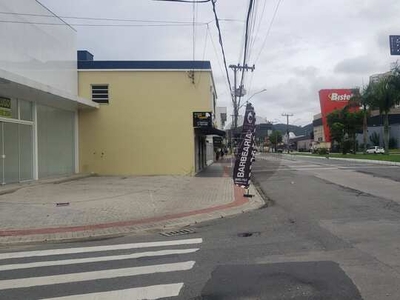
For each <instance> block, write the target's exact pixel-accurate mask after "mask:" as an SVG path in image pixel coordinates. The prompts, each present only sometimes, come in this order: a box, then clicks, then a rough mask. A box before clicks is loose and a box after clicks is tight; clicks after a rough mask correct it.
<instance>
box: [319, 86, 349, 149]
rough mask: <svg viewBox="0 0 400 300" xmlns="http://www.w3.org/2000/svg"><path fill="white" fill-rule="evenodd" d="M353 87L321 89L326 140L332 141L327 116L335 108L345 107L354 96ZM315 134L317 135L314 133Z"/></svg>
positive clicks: (320, 101) (320, 97)
mask: <svg viewBox="0 0 400 300" xmlns="http://www.w3.org/2000/svg"><path fill="white" fill-rule="evenodd" d="M353 91H354V90H353V89H323V90H320V91H319V103H320V105H321V119H322V126H323V127H324V132H323V133H324V142H331V136H330V130H329V126H328V121H327V118H326V117H327V116H328V115H329V114H330V113H331V112H333V111H334V110H338V109H343V108H344V107H345V106H346V105H347V104H348V103H349V101H350V99H351V98H352V97H353ZM314 136H315V135H314Z"/></svg>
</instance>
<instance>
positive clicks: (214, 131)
mask: <svg viewBox="0 0 400 300" xmlns="http://www.w3.org/2000/svg"><path fill="white" fill-rule="evenodd" d="M196 131H197V132H199V133H200V134H204V135H219V136H225V135H226V132H225V131H223V130H219V129H217V128H214V127H198V128H196Z"/></svg>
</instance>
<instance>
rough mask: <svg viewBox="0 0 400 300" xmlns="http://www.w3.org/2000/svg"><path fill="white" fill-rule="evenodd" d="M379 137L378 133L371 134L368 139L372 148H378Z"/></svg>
mask: <svg viewBox="0 0 400 300" xmlns="http://www.w3.org/2000/svg"><path fill="white" fill-rule="evenodd" d="M380 139H381V137H380V136H379V133H377V132H373V133H372V134H371V136H370V137H369V140H370V141H371V143H372V145H373V146H379V141H380Z"/></svg>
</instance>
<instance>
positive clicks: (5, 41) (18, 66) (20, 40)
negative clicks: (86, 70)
mask: <svg viewBox="0 0 400 300" xmlns="http://www.w3.org/2000/svg"><path fill="white" fill-rule="evenodd" d="M0 12H8V13H17V14H0V41H1V46H0V69H3V70H5V71H8V72H11V73H15V74H17V75H20V76H24V77H26V78H29V79H31V80H34V81H37V82H40V83H43V84H46V85H50V86H52V87H54V88H57V89H60V90H63V91H66V92H69V93H70V94H73V95H76V94H77V70H76V68H77V66H76V32H75V31H74V29H73V28H71V27H70V26H69V25H67V24H66V23H64V22H63V21H62V20H61V19H59V18H58V17H57V16H55V15H54V14H53V13H52V12H50V11H49V10H48V9H46V8H45V7H44V6H42V5H41V4H40V3H39V2H37V1H35V0H0ZM20 14H36V15H47V16H49V17H43V16H26V15H20ZM13 22H18V23H13ZM31 23H52V24H57V25H41V24H31Z"/></svg>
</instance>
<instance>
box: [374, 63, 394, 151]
mask: <svg viewBox="0 0 400 300" xmlns="http://www.w3.org/2000/svg"><path fill="white" fill-rule="evenodd" d="M370 85H371V97H372V100H373V106H374V107H376V108H378V109H379V113H380V114H381V115H383V116H384V119H383V134H384V136H383V143H384V147H385V152H386V153H389V112H390V110H391V109H392V108H393V107H394V106H395V105H396V104H399V103H400V67H399V66H398V65H397V66H396V67H395V68H393V70H392V71H391V72H390V73H389V74H387V75H385V76H384V77H383V78H381V79H380V80H379V81H378V82H376V83H372V84H370Z"/></svg>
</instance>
